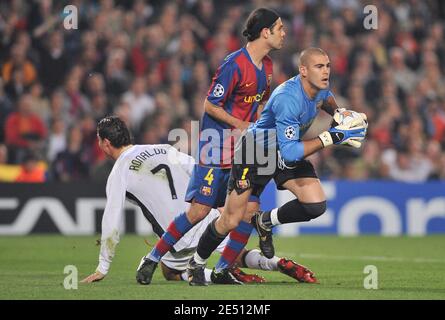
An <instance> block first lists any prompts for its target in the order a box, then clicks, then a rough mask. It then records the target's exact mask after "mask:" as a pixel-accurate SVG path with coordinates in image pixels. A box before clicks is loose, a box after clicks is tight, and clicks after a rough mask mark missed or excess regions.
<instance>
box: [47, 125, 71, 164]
mask: <svg viewBox="0 0 445 320" xmlns="http://www.w3.org/2000/svg"><path fill="white" fill-rule="evenodd" d="M65 148H66V130H65V122H64V121H63V120H62V119H61V118H55V119H53V121H52V124H51V131H50V133H49V135H48V151H47V156H46V158H47V159H48V161H50V162H52V161H54V159H55V158H56V156H57V154H59V153H60V152H62V151H63V150H65Z"/></svg>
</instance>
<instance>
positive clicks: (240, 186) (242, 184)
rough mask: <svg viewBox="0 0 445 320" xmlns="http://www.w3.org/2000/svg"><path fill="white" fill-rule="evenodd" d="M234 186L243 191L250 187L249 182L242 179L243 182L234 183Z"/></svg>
mask: <svg viewBox="0 0 445 320" xmlns="http://www.w3.org/2000/svg"><path fill="white" fill-rule="evenodd" d="M236 185H237V187H238V189H241V190H245V189H248V188H249V187H250V180H247V179H244V180H238V181H236Z"/></svg>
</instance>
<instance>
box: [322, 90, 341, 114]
mask: <svg viewBox="0 0 445 320" xmlns="http://www.w3.org/2000/svg"><path fill="white" fill-rule="evenodd" d="M338 108H339V106H338V105H337V101H335V97H334V94H333V93H332V92H331V91H328V92H327V94H326V97H325V98H324V99H323V104H322V106H321V109H322V110H324V111H325V112H326V113H328V114H330V115H331V116H333V115H334V114H335V111H337V109H338Z"/></svg>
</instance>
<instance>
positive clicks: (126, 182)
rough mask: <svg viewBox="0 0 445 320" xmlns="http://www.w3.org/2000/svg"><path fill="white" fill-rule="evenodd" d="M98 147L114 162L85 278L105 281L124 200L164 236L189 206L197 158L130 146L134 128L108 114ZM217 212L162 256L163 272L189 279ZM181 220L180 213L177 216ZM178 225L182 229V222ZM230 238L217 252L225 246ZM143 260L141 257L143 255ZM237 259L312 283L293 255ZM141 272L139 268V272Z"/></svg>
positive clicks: (254, 253)
mask: <svg viewBox="0 0 445 320" xmlns="http://www.w3.org/2000/svg"><path fill="white" fill-rule="evenodd" d="M97 131H98V140H99V146H100V147H101V149H102V150H103V151H104V152H105V154H107V155H108V156H109V157H111V158H112V159H114V160H115V161H116V162H115V164H114V166H113V169H112V171H111V173H110V175H109V177H108V180H107V186H106V194H107V203H106V206H105V211H104V215H103V218H102V236H101V248H100V254H99V265H98V267H97V269H96V272H94V273H93V274H91V275H90V276H88V277H87V278H85V279H84V280H83V282H88V283H89V282H94V281H99V280H102V279H103V278H104V277H105V276H106V275H107V273H108V271H109V269H110V265H111V261H112V259H113V257H114V254H115V248H116V246H117V244H118V242H119V239H120V236H119V226H120V222H121V221H122V217H123V213H124V204H125V199H126V198H127V199H128V200H130V201H132V202H133V203H135V204H137V205H138V206H139V207H140V208H141V210H142V213H143V214H144V216H145V217H146V219H147V220H148V221H149V222H150V224H151V225H152V227H153V231H154V232H155V233H156V234H157V235H158V236H159V237H160V236H162V235H163V233H164V230H165V228H166V227H167V226H168V225H169V224H170V223H171V221H173V220H174V219H175V215H176V212H178V211H179V210H185V209H186V208H187V207H188V206H189V204H188V203H187V202H185V201H184V197H185V193H186V188H185V186H186V185H187V184H188V182H189V180H190V175H191V173H192V171H193V167H194V163H195V162H194V159H193V158H192V157H190V156H188V155H186V154H184V153H181V152H179V151H177V150H176V149H175V148H174V147H172V146H170V145H132V144H131V139H130V133H129V131H128V129H127V127H126V126H125V124H124V123H123V121H121V120H120V119H119V118H117V117H106V118H104V119H103V120H101V121H100V122H99V125H98V130H97ZM218 216H219V211H218V210H216V209H212V210H211V212H210V213H209V215H208V216H207V217H206V218H205V219H204V220H202V221H201V222H200V223H198V224H196V225H195V226H194V227H193V228H192V229H191V230H190V232H188V233H187V234H186V235H185V236H184V237H182V238H181V240H180V241H178V242H177V243H176V244H175V245H174V246H173V247H172V248H171V249H170V251H169V252H168V253H167V254H166V255H164V257H163V258H162V260H161V267H162V271H163V274H164V276H165V278H166V279H167V280H180V279H184V280H185V279H187V275H186V267H187V263H188V261H189V259H190V258H191V257H192V255H193V253H194V252H195V249H196V247H197V245H198V240H199V238H200V237H201V235H202V233H203V232H204V230H205V229H206V227H207V226H208V225H209V223H210V222H211V221H213V220H214V219H216V218H217V217H218ZM176 219H177V217H176ZM178 225H179V228H183V227H184V226H182V225H180V224H178ZM226 243H227V240H226V241H224V242H223V243H222V244H221V245H220V246H219V248H218V249H217V250H218V251H220V252H221V251H222V249H223V248H224V246H225V244H226ZM142 262H143V259H142ZM236 262H237V264H238V265H241V266H244V267H249V268H255V269H261V270H279V271H281V272H282V273H284V274H287V275H289V276H290V277H292V278H294V279H296V280H298V281H301V282H308V281H306V278H307V277H308V276H309V272H310V271H309V270H307V269H306V268H305V267H304V266H301V265H298V264H296V263H295V262H293V261H292V260H288V259H284V258H281V259H280V258H278V257H273V258H272V259H267V258H265V257H264V256H262V255H261V254H260V251H259V250H250V251H244V252H242V254H241V255H240V256H239V257H238V259H237V261H236ZM231 272H232V273H233V274H234V276H235V277H236V278H237V279H239V280H240V281H242V282H263V281H264V279H263V278H262V277H259V276H256V275H248V274H244V273H243V272H242V271H241V270H240V269H238V268H232V269H231ZM210 274H211V270H210V269H208V270H206V271H205V278H206V282H210ZM138 275H139V273H137V276H138Z"/></svg>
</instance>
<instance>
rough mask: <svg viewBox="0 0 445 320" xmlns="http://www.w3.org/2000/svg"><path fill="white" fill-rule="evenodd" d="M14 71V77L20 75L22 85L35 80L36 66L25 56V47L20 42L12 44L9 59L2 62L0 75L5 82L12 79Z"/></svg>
mask: <svg viewBox="0 0 445 320" xmlns="http://www.w3.org/2000/svg"><path fill="white" fill-rule="evenodd" d="M14 71H16V73H17V74H16V76H15V77H19V76H20V79H21V80H23V85H24V86H28V85H30V84H31V83H32V82H33V81H34V80H36V77H37V71H36V68H35V67H34V65H33V64H32V62H31V61H30V60H28V59H27V57H26V47H25V46H23V45H20V44H15V45H13V46H12V48H11V53H10V58H9V60H8V61H6V62H5V63H4V64H3V67H2V77H3V80H4V81H5V83H8V82H9V81H12V80H13V79H14Z"/></svg>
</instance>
